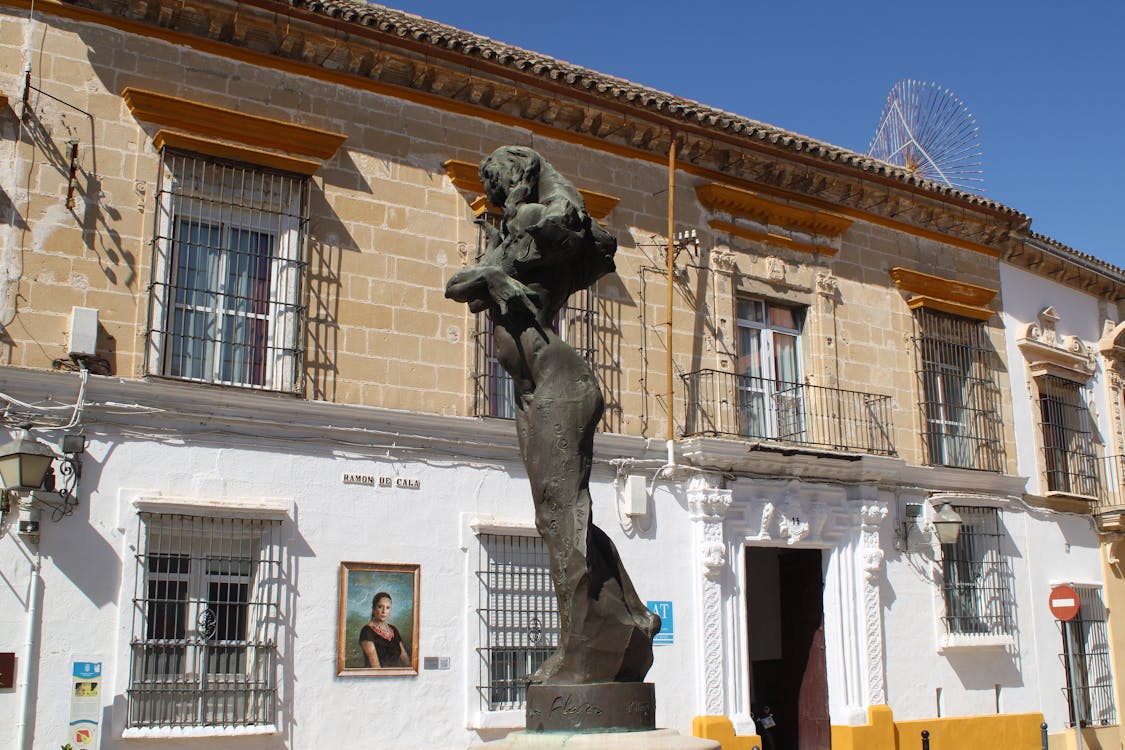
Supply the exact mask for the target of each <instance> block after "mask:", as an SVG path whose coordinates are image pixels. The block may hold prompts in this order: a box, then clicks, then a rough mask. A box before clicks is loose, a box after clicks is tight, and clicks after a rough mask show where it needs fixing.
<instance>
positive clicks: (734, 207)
mask: <svg viewBox="0 0 1125 750" xmlns="http://www.w3.org/2000/svg"><path fill="white" fill-rule="evenodd" d="M695 196H696V198H698V199H699V202H700V204H702V206H703V207H704V208H706V209H707V210H709V211H724V212H726V213H728V214H730V215H731V216H733V217H738V218H744V219H750V220H752V221H756V222H758V223H759V224H764V225H766V226H778V227H784V228H786V229H795V230H797V231H799V232H806V233H808V234H816V235H821V236H823V237H839V236H840V235H841V234H843V233H844V231H845V230H847V228H848V227H850V226H851V225H852V223H853V222H852V220H851V219H848V218H846V217H844V216H841V215H839V214H836V213H832V212H831V211H825V210H818V209H815V208H802V207H800V206H793V205H790V204H787V203H779V202H778V201H775V200H770V199H769V198H765V197H763V196H761V195H759V194H758V193H756V192H754V191H752V190H745V189H743V188H738V187H735V186H733V185H726V184H723V183H719V182H704V183H702V184H700V185H696V187H695Z"/></svg>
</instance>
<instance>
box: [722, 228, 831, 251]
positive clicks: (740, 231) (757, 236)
mask: <svg viewBox="0 0 1125 750" xmlns="http://www.w3.org/2000/svg"><path fill="white" fill-rule="evenodd" d="M707 226H709V227H711V228H712V229H714V230H715V231H716V232H724V233H726V234H729V235H732V236H734V237H739V238H741V239H744V240H750V241H751V242H764V243H765V244H767V245H773V246H774V247H784V248H786V249H787V250H796V251H797V252H802V253H820V254H821V255H835V254H836V253H837V252H838V251H839V248H836V247H833V246H832V245H816V244H813V243H809V242H801V241H800V240H796V239H793V238H792V237H786V236H784V235H781V234H774V233H773V232H761V231H758V230H755V229H750V228H749V227H743V226H739V225H738V224H735V223H733V222H730V221H723V220H721V219H711V220H710V221H708V222H707Z"/></svg>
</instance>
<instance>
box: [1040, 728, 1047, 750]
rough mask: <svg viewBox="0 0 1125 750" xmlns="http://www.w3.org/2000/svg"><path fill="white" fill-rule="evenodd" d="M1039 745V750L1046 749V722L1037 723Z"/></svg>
mask: <svg viewBox="0 0 1125 750" xmlns="http://www.w3.org/2000/svg"><path fill="white" fill-rule="evenodd" d="M1039 746H1040V749H1041V750H1048V749H1047V722H1043V723H1042V724H1040V725H1039Z"/></svg>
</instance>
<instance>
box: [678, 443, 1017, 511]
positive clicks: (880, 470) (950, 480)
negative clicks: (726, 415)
mask: <svg viewBox="0 0 1125 750" xmlns="http://www.w3.org/2000/svg"><path fill="white" fill-rule="evenodd" d="M759 445H760V443H759V442H756V441H752V440H737V439H728V438H714V437H695V438H686V439H684V440H683V441H682V442H681V443H680V451H681V454H682V455H683V457H684V460H685V462H686V463H688V464H689V465H691V466H696V467H699V468H700V469H703V470H705V471H712V472H745V473H747V474H750V475H753V476H759V477H775V478H797V479H804V480H809V481H817V482H834V483H846V484H873V485H875V486H877V487H882V488H887V489H896V488H909V487H918V488H925V489H926V490H927V491H930V490H940V491H948V492H968V493H970V494H980V493H985V494H990V495H997V496H1000V497H1019V496H1021V495H1022V494H1023V492H1024V489H1025V486H1026V484H1027V477H1021V476H1013V475H1008V474H993V473H991V472H983V471H972V470H969V469H955V468H950V467H945V466H919V465H914V464H909V463H907V462H906V461H905V460H903V459H901V458H896V457H891V456H872V455H859V454H854V453H843V452H835V451H825V450H812V449H810V450H799V451H793V450H791V446H786V448H787V449H786V450H784V451H777V450H758V447H759ZM771 447H772V446H771Z"/></svg>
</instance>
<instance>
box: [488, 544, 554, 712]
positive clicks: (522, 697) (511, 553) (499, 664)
mask: <svg viewBox="0 0 1125 750" xmlns="http://www.w3.org/2000/svg"><path fill="white" fill-rule="evenodd" d="M477 579H478V581H479V584H480V593H479V597H480V598H479V601H478V604H477V615H478V618H479V622H480V641H479V642H480V647H479V650H480V679H479V681H478V683H477V691H478V692H479V693H480V705H481V708H482V709H483V710H487V711H499V710H506V709H519V708H523V707H524V705H525V703H526V696H527V678H528V676H529V675H531V674H532V673H533V672H535V670H537V669H538V668H539V667H540V666H541V665H542V664H543V662H544V661H545V660H546V659H547V657H548V656H550V655H551V653H552V652H553V651H554V650H555V646H557V645H558V640H559V615H558V607H557V604H556V601H555V587H554V585H553V584H552V583H551V569H550V557H549V556H548V554H547V546H546V545H545V544H544V543H543V540H542V539H540V538H539V537H525V536H504V535H496V534H481V535H480V563H479V565H478V566H477Z"/></svg>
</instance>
